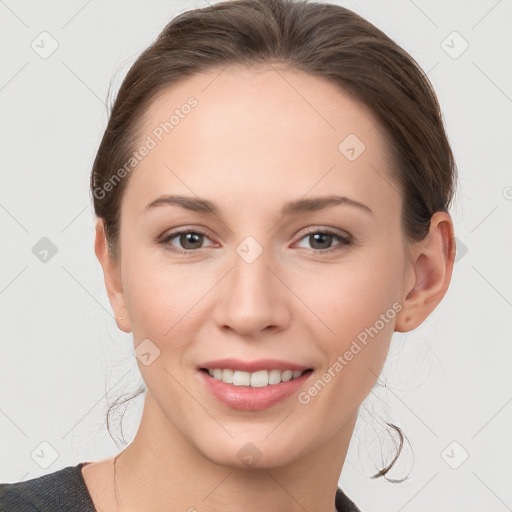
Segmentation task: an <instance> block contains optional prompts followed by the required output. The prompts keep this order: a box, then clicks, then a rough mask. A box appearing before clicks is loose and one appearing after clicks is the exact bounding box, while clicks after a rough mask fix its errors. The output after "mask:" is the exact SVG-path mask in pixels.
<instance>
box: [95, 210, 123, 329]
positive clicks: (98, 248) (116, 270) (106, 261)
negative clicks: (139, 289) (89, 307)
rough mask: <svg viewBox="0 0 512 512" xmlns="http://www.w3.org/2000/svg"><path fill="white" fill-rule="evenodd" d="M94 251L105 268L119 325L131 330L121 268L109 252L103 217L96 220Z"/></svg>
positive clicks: (105, 276) (111, 303)
mask: <svg viewBox="0 0 512 512" xmlns="http://www.w3.org/2000/svg"><path fill="white" fill-rule="evenodd" d="M94 252H95V253H96V257H97V258H98V260H99V262H100V265H101V267H102V269H103V278H104V281H105V288H106V290H107V294H108V299H109V302H110V305H111V307H112V310H113V311H114V315H115V319H116V324H117V327H118V328H119V329H120V330H121V331H123V332H127V333H128V332H131V330H132V329H131V324H130V317H129V315H128V310H127V308H126V301H125V296H124V290H123V284H122V279H121V269H120V266H119V264H118V263H117V262H115V261H114V260H113V259H112V257H111V255H110V254H109V252H108V246H107V238H106V235H105V228H104V224H103V220H102V219H97V221H96V237H95V241H94Z"/></svg>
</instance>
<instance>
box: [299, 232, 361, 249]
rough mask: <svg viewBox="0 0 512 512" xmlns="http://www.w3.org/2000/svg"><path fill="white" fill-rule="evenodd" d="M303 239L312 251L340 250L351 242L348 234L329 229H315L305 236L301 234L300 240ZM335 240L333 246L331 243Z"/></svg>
mask: <svg viewBox="0 0 512 512" xmlns="http://www.w3.org/2000/svg"><path fill="white" fill-rule="evenodd" d="M303 240H305V241H306V243H309V244H310V246H311V247H306V248H310V249H311V250H312V251H315V252H331V251H337V250H342V249H343V248H345V247H347V246H349V245H351V244H352V240H351V237H350V236H349V235H341V234H340V233H337V232H336V231H332V230H330V229H322V230H316V231H310V232H309V233H308V234H306V236H303V237H302V238H301V239H300V241H299V243H300V242H301V241H303ZM335 241H337V242H338V243H337V244H336V245H335V246H334V247H333V246H332V243H333V242H335ZM299 247H304V246H303V245H302V246H301V245H299Z"/></svg>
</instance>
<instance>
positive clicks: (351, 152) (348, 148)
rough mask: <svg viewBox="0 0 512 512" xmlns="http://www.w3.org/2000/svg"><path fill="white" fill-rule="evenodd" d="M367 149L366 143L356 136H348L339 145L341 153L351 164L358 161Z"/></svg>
mask: <svg viewBox="0 0 512 512" xmlns="http://www.w3.org/2000/svg"><path fill="white" fill-rule="evenodd" d="M365 149H366V145H365V144H364V142H363V141H362V140H361V139H360V138H359V137H358V136H357V135H356V134H355V133H350V134H348V135H347V136H346V137H345V138H344V139H343V140H342V141H341V142H340V144H339V146H338V150H339V152H340V153H341V154H342V155H343V156H344V157H345V158H346V159H347V160H349V161H350V162H353V161H354V160H357V159H358V158H359V157H360V156H361V154H362V153H363V152H364V150H365Z"/></svg>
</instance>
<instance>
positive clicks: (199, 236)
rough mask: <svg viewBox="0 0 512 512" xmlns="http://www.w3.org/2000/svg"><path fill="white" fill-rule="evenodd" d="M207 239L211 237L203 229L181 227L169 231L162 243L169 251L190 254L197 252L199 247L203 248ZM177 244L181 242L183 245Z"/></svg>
mask: <svg viewBox="0 0 512 512" xmlns="http://www.w3.org/2000/svg"><path fill="white" fill-rule="evenodd" d="M205 240H209V238H208V236H207V235H206V233H203V232H202V231H199V230H195V229H194V230H192V229H181V230H177V231H172V232H171V233H168V234H167V235H165V236H164V237H163V238H162V240H161V241H160V243H161V244H162V245H163V246H164V247H165V249H167V250H168V251H172V252H177V253H180V254H190V253H193V252H197V251H198V249H202V248H203V243H204V241H205ZM176 244H179V246H181V247H176V246H175V245H176ZM210 245H213V244H210Z"/></svg>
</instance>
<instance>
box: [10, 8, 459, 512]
mask: <svg viewBox="0 0 512 512" xmlns="http://www.w3.org/2000/svg"><path fill="white" fill-rule="evenodd" d="M454 179H455V164H454V160H453V156H452V152H451V149H450V145H449V143H448V140H447V137H446V134H445V130H444V127H443V123H442V120H441V113H440V110H439V105H438V102H437V99H436V97H435V94H434V92H433V90H432V88H431V86H430V83H429V82H428V80H427V78H426V77H425V75H424V73H423V72H422V71H421V70H420V69H419V67H418V66H417V64H416V63H415V62H414V60H413V59H412V58H411V57H410V56H409V55H408V54H407V53H406V52H405V51H404V50H402V49H401V48H400V47H398V46H397V45H396V44H395V43H394V42H393V41H391V40H390V39H389V38H388V37H387V36H386V35H385V34H383V33H382V32H381V31H380V30H378V29H377V28H376V27H374V26H373V25H371V24H370V23H369V22H367V21H366V20H364V19H362V18H361V17H359V16H358V15H356V14H355V13H353V12H351V11H349V10H347V9H344V8H342V7H339V6H336V5H329V4H314V3H308V2H300V1H292V0H234V1H228V2H223V3H218V4H216V5H213V6H210V7H207V8H204V9H196V10H193V11H190V12H187V13H184V14H181V15H180V16H178V17H177V18H175V19H174V20H173V21H172V22H171V23H170V24H169V25H168V26H167V27H166V28H165V29H164V30H163V32H162V33H161V34H160V35H159V37H158V38H157V40H156V41H155V42H154V43H153V44H152V45H151V46H150V47H149V48H148V49H147V50H146V51H144V52H143V53H142V55H141V56H140V57H139V58H138V60H137V61H136V62H135V64H134V65H133V66H132V68H131V69H130V71H129V72H128V74H127V76H126V78H125V80H124V82H123V84H122V86H121V88H120V91H119V93H118V95H117V99H116V101H115V104H114V106H113V109H112V112H111V116H110V120H109V124H108V126H107V129H106V131H105V134H104V136H103V139H102V141H101V144H100V147H99V150H98V153H97V156H96V159H95V162H94V166H93V169H92V175H91V192H92V195H93V202H94V208H95V212H96V215H97V224H96V242H95V252H96V255H97V257H98V259H99V261H100V263H101V265H102V268H103V272H104V278H105V286H106V289H107V292H108V296H109V300H110V303H111V306H112V309H113V310H114V312H115V315H116V321H117V325H118V327H119V329H121V330H122V331H124V332H131V333H133V340H134V347H135V354H136V356H137V361H138V365H139V368H140V371H141V374H142V377H143V379H144V381H145V384H146V386H147V392H146V396H145V402H144V410H143V414H142V419H141V423H140V426H139V429H138V431H137V434H136V436H135V438H134V440H133V441H132V443H131V444H130V445H129V446H128V447H127V448H126V449H125V450H123V451H122V452H121V453H119V454H118V455H117V456H116V457H113V458H109V459H105V460H101V461H96V462H87V463H81V464H79V465H77V466H74V467H68V468H64V469H63V470H60V471H58V472H55V473H52V474H50V475H46V476H44V477H41V478H38V479H33V480H29V481H27V482H21V483H18V484H8V485H3V486H1V487H0V494H1V495H2V500H3V502H2V501H0V504H1V505H2V507H1V508H2V510H6V511H10V510H16V511H21V510H34V507H37V509H38V510H70V509H72V510H80V511H93V510H98V511H104V512H106V511H132V510H133V511H141V510H151V511H160V510H162V511H163V510H165V511H170V510H172V511H174V510H176V511H178V510H188V511H195V510H197V511H215V510H220V509H222V510H223V511H233V510H244V511H251V510H261V509H264V510H267V511H276V512H277V511H283V510H286V511H299V510H311V511H312V510H315V511H320V512H331V511H333V510H338V511H341V510H343V511H354V510H358V508H357V507H356V505H355V504H354V503H353V502H352V500H351V499H350V498H349V497H347V496H346V495H345V494H344V493H343V491H342V490H341V489H339V488H338V480H339V476H340V473H341V470H342V467H343V464H344V461H345V456H346V453H347V449H348V446H349V443H350V439H351V436H352V433H353V429H354V425H355V422H356V419H357V416H358V409H359V406H360V405H361V403H362V402H363V400H364V398H365V397H366V396H367V395H368V393H369V392H370V391H371V389H372V387H373V386H374V384H375V382H376V380H377V378H378V375H379V373H380V371H381V369H382V367H383V364H384V362H385V359H386V355H387V353H388V349H389V345H390V342H391V338H392V334H393V332H395V331H399V332H407V331H410V330H412V329H414V328H416V327H417V326H419V325H420V324H421V323H422V322H423V321H424V320H425V318H426V317H427V316H428V315H429V314H430V313H431V312H432V311H433V310H434V308H435V307H436V306H437V305H438V304H439V302H440V301H441V299H442V298H443V296H444V294H445V292H446V290H447V288H448V285H449V282H450V278H451V273H452V267H453V260H454V253H455V246H454V237H453V224H452V221H451V218H450V215H449V213H448V208H449V205H450V202H451V199H452V194H453V188H454ZM388 470H389V467H387V468H382V470H381V471H380V472H379V473H378V475H377V476H380V475H385V474H386V472H387V471H388Z"/></svg>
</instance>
